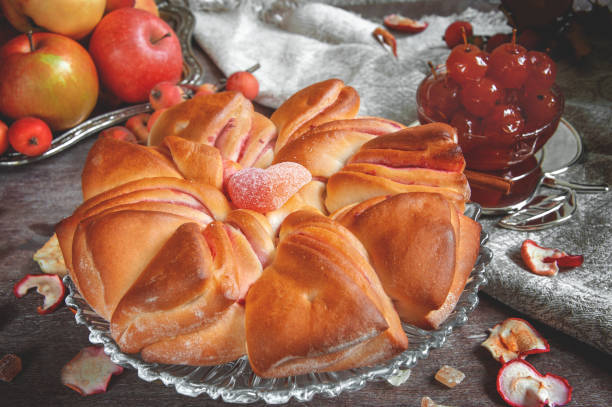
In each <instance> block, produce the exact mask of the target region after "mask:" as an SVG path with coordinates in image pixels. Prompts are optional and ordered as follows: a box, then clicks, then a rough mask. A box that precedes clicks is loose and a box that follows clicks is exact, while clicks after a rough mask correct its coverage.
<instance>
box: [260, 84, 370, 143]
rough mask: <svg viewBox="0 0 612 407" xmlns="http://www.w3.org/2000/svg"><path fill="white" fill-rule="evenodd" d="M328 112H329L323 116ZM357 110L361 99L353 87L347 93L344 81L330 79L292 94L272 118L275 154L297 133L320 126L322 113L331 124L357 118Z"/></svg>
mask: <svg viewBox="0 0 612 407" xmlns="http://www.w3.org/2000/svg"><path fill="white" fill-rule="evenodd" d="M343 91H344V92H343ZM341 93H342V96H340V94H341ZM336 103H337V104H336ZM335 104H336V105H335ZM334 105H335V106H334ZM327 109H329V111H328V112H327V113H323V112H325V111H326V110H327ZM358 110H359V96H358V95H357V93H356V92H354V90H353V89H352V88H350V89H346V90H345V85H344V83H343V82H342V81H341V80H339V79H328V80H326V81H323V82H318V83H315V84H313V85H310V86H308V87H306V88H304V89H302V90H300V91H298V92H296V93H295V94H293V96H291V97H290V98H289V99H287V100H286V101H285V103H283V104H282V105H281V106H280V107H279V108H278V109H277V110H276V111H275V112H274V113H272V116H271V117H270V119H271V120H272V121H273V122H274V124H275V125H276V127H277V128H278V139H277V141H276V146H275V148H274V151H275V152H278V151H279V150H280V149H281V148H282V147H283V146H284V145H285V144H286V143H287V142H288V141H289V140H290V139H291V138H292V136H293V134H294V133H296V132H299V131H307V130H309V129H310V128H311V127H314V126H316V125H318V124H321V123H322V120H317V119H316V116H317V115H319V114H322V113H323V114H324V116H323V117H324V118H325V120H327V121H332V120H337V119H345V118H351V117H354V116H355V115H356V114H357V111H358Z"/></svg>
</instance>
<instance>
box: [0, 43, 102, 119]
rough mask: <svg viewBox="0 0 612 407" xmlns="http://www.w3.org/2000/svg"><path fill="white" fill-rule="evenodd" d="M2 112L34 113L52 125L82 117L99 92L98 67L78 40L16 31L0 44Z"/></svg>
mask: <svg viewBox="0 0 612 407" xmlns="http://www.w3.org/2000/svg"><path fill="white" fill-rule="evenodd" d="M0 61H2V63H0V78H1V79H0V113H2V114H4V115H5V116H8V117H10V118H12V119H19V118H21V117H25V116H35V117H38V118H40V119H42V120H44V121H45V122H46V123H47V124H48V125H49V126H50V127H51V128H52V129H53V130H65V129H67V128H70V127H72V126H75V125H77V124H79V123H80V122H82V121H83V120H85V119H86V118H87V116H89V114H90V113H91V111H92V110H93V108H94V106H95V104H96V100H97V98H98V75H97V73H96V67H95V66H94V63H93V61H92V59H91V57H90V56H89V54H88V53H87V51H86V50H85V48H83V47H82V46H81V45H80V44H79V43H77V42H76V41H74V40H72V39H70V38H68V37H65V36H63V35H59V34H52V33H34V34H33V35H32V37H31V42H30V41H29V39H28V36H26V35H20V36H18V37H16V38H14V39H12V40H11V41H9V42H7V43H6V44H4V46H3V47H2V48H0Z"/></svg>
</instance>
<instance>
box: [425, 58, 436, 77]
mask: <svg viewBox="0 0 612 407" xmlns="http://www.w3.org/2000/svg"><path fill="white" fill-rule="evenodd" d="M427 65H428V66H429V69H430V70H431V74H432V75H433V77H434V79H438V75H436V68H435V67H434V64H433V62H431V61H427Z"/></svg>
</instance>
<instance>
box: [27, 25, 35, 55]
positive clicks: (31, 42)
mask: <svg viewBox="0 0 612 407" xmlns="http://www.w3.org/2000/svg"><path fill="white" fill-rule="evenodd" d="M27 34H28V41H29V42H30V51H31V52H34V51H35V50H34V40H33V39H32V30H30V31H28V32H27Z"/></svg>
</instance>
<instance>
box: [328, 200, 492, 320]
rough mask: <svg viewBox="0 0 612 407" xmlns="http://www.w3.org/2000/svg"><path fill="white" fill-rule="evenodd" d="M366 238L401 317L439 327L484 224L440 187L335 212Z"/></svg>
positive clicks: (475, 253) (467, 271) (469, 267)
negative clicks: (463, 212) (460, 209)
mask: <svg viewBox="0 0 612 407" xmlns="http://www.w3.org/2000/svg"><path fill="white" fill-rule="evenodd" d="M332 218H334V219H336V220H337V221H338V222H340V223H341V224H342V225H344V226H346V227H347V228H348V229H349V230H350V231H351V232H353V233H354V234H355V236H356V237H357V238H358V239H359V240H360V241H361V242H362V243H363V245H364V246H365V248H366V249H367V252H368V254H369V256H370V259H371V261H372V265H373V266H374V269H375V270H376V273H377V275H378V277H379V278H380V281H381V283H382V286H383V287H384V289H385V292H386V293H387V294H388V295H389V297H390V298H391V300H392V301H393V304H394V305H395V308H396V310H397V312H398V313H399V315H400V318H401V319H402V321H403V322H407V323H410V324H413V325H416V326H418V327H421V328H425V329H435V328H437V327H438V326H439V325H440V323H442V322H443V321H444V320H445V319H446V318H447V317H448V314H449V313H450V312H451V311H452V310H453V309H454V307H455V305H456V303H457V301H458V300H459V296H460V295H461V292H462V291H463V288H464V287H465V284H466V281H467V278H468V276H469V274H470V272H471V270H472V267H473V265H474V262H475V261H476V257H477V256H478V250H479V246H480V225H478V223H476V222H474V221H473V220H472V219H470V218H468V217H466V216H464V215H461V214H459V213H458V212H457V210H456V208H455V207H454V205H452V204H451V203H449V202H448V200H447V199H445V197H444V196H442V195H440V194H436V193H421V192H415V193H403V194H397V195H393V196H390V197H377V198H374V199H373V200H370V201H365V202H362V203H360V204H357V205H354V206H352V207H351V208H350V209H348V210H342V211H340V212H338V213H336V214H333V215H332Z"/></svg>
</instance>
